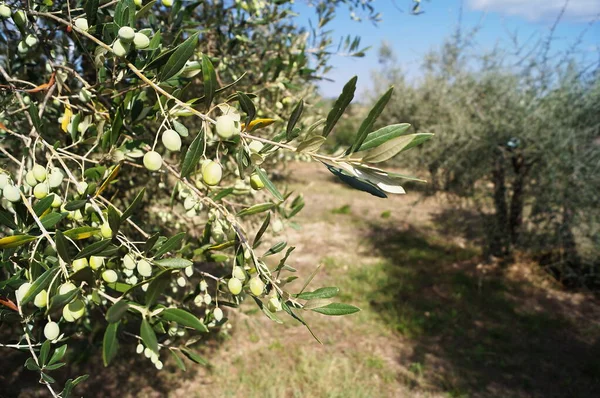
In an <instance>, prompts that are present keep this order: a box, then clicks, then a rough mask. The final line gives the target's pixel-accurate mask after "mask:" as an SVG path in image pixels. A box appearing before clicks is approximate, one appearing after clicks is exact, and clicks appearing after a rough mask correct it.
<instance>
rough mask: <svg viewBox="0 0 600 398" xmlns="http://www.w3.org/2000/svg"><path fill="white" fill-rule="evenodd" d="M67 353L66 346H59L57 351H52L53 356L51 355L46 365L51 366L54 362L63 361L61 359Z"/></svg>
mask: <svg viewBox="0 0 600 398" xmlns="http://www.w3.org/2000/svg"><path fill="white" fill-rule="evenodd" d="M66 352H67V345H66V344H64V345H61V346H60V347H58V348H57V349H55V350H54V354H52V358H50V361H49V362H48V365H53V364H55V363H56V362H58V361H60V360H61V359H63V357H64V356H65V354H66Z"/></svg>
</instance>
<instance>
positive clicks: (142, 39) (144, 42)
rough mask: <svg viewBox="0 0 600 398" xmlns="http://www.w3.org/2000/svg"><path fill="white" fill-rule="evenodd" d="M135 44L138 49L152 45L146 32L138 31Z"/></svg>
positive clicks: (134, 39)
mask: <svg viewBox="0 0 600 398" xmlns="http://www.w3.org/2000/svg"><path fill="white" fill-rule="evenodd" d="M133 45H134V46H135V48H136V50H143V49H144V48H147V47H148V46H149V45H150V39H149V38H148V36H146V35H145V34H143V33H140V32H137V33H136V34H135V35H134V36H133Z"/></svg>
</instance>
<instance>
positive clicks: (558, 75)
mask: <svg viewBox="0 0 600 398" xmlns="http://www.w3.org/2000/svg"><path fill="white" fill-rule="evenodd" d="M475 39H476V34H470V35H466V36H465V35H462V36H461V35H460V32H458V33H457V34H455V35H454V36H453V37H451V38H450V39H448V40H447V41H446V43H445V44H444V46H442V48H441V49H439V50H435V51H432V52H430V53H429V54H428V55H427V56H426V57H425V60H424V63H423V76H422V78H421V80H420V81H418V82H417V83H414V84H410V83H408V82H406V79H405V78H404V75H403V72H402V70H401V69H400V68H399V67H398V65H397V62H396V61H395V60H394V57H393V54H392V53H391V52H390V51H389V50H388V49H386V48H383V50H382V51H381V53H380V54H381V55H382V57H381V59H382V69H383V70H384V73H378V76H380V78H379V80H378V84H379V85H383V84H385V85H389V84H395V85H396V87H397V88H398V89H399V91H401V92H402V96H397V97H395V98H394V99H393V100H392V104H390V106H389V107H388V108H387V109H386V111H385V112H384V114H383V115H382V117H381V118H380V121H381V122H383V123H385V122H386V121H390V120H396V119H401V120H405V121H407V122H410V123H412V125H413V127H414V130H415V131H416V132H417V133H418V132H427V133H434V134H436V136H437V138H438V139H436V140H434V141H433V142H432V145H427V146H425V147H423V148H422V150H420V151H419V152H415V153H413V155H414V158H413V159H407V160H408V161H409V162H412V163H413V164H414V162H418V163H419V164H421V166H422V167H424V168H425V169H426V170H428V172H429V175H430V179H431V184H430V186H431V187H433V188H435V189H438V190H442V191H446V192H450V193H452V194H453V196H455V197H459V198H462V199H464V200H466V201H467V203H468V206H470V207H471V208H472V209H474V210H476V211H477V212H478V214H480V215H481V217H482V218H481V225H482V226H483V227H484V230H485V231H486V232H485V234H486V236H485V239H483V241H484V243H485V249H486V252H487V253H488V254H489V255H493V256H496V257H499V258H504V259H510V258H511V256H512V254H513V252H514V249H521V250H522V249H526V250H527V251H529V252H530V253H533V254H534V255H535V256H536V258H538V259H541V260H543V262H544V263H545V264H546V265H550V268H551V269H552V271H553V272H556V273H557V274H559V275H560V277H561V278H567V279H568V280H569V281H572V282H577V283H581V282H584V283H589V284H597V283H598V281H597V278H596V276H595V275H596V273H597V272H596V271H595V270H596V267H597V260H596V258H597V248H598V245H597V242H598V237H599V235H598V230H597V226H598V223H597V217H598V207H597V205H596V203H597V198H598V193H597V189H596V188H595V187H597V182H598V164H599V163H598V161H599V159H600V147H599V146H598V129H599V127H600V119H599V118H598V112H596V111H594V109H596V108H595V107H597V106H598V101H599V100H600V97H598V87H599V84H600V83H599V79H598V77H599V76H598V71H599V69H598V63H597V62H592V63H591V64H587V63H585V62H584V61H583V60H582V59H581V58H579V59H576V58H574V57H573V56H572V55H573V54H576V51H574V50H575V48H571V49H570V50H569V51H566V52H562V53H558V54H557V55H556V56H554V57H553V58H552V59H553V60H555V61H554V62H551V61H550V59H549V57H547V54H548V51H549V47H548V46H550V44H549V43H550V38H547V39H544V40H543V41H542V43H538V45H533V44H532V45H530V46H528V47H525V48H521V52H522V53H528V52H529V54H528V55H527V56H525V57H517V56H515V53H514V52H513V51H512V49H504V48H502V47H498V48H496V49H495V50H494V52H493V53H488V54H483V55H479V54H475V52H473V51H472V49H473V48H474V47H473V46H472V44H473V43H474V40H475ZM387 76H389V77H390V78H389V79H388V78H387ZM464 200H463V201H462V203H465V202H464ZM582 255H583V256H582Z"/></svg>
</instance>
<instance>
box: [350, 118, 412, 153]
mask: <svg viewBox="0 0 600 398" xmlns="http://www.w3.org/2000/svg"><path fill="white" fill-rule="evenodd" d="M409 128H410V124H408V123H400V124H392V125H389V126H386V127H382V128H380V129H379V130H376V131H373V132H372V133H369V134H367V137H366V138H365V141H364V142H363V143H362V144H361V146H360V147H359V149H358V150H359V151H366V150H367V149H371V148H375V147H377V146H379V145H381V144H383V143H384V142H386V141H389V140H391V139H393V138H396V137H400V136H401V135H404V134H405V133H406V132H407V131H408V129H409Z"/></svg>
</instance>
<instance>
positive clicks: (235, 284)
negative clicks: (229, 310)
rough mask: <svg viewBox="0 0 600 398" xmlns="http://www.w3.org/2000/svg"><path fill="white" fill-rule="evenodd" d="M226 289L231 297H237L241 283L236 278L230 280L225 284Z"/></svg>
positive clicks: (240, 290)
mask: <svg viewBox="0 0 600 398" xmlns="http://www.w3.org/2000/svg"><path fill="white" fill-rule="evenodd" d="M227 288H228V289H229V291H230V292H231V294H233V295H236V296H237V295H238V294H240V293H241V292H242V281H240V280H239V279H237V278H231V279H229V281H228V282H227Z"/></svg>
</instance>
